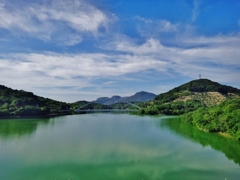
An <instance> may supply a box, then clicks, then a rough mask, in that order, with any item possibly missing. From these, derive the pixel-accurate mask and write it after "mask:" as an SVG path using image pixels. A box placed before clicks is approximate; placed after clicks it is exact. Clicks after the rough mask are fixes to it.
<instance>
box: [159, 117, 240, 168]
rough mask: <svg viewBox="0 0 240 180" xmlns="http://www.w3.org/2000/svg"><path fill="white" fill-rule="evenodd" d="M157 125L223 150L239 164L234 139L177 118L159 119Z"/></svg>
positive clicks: (239, 153) (238, 148)
mask: <svg viewBox="0 0 240 180" xmlns="http://www.w3.org/2000/svg"><path fill="white" fill-rule="evenodd" d="M159 125H160V126H161V127H166V128H168V129H169V130H171V131H173V132H174V133H176V134H178V135H181V136H184V137H185V138H187V139H189V140H191V141H193V142H197V143H200V144H201V145H202V146H203V147H206V146H211V147H212V148H213V149H215V150H218V151H221V152H223V153H224V154H225V156H226V157H227V158H228V159H231V160H233V161H234V162H235V163H237V164H238V165H240V142H238V141H236V140H234V139H231V138H226V137H222V136H220V135H218V134H213V133H206V132H203V131H200V130H199V129H197V128H195V127H193V126H191V125H190V124H188V123H186V122H182V121H181V120H180V119H179V118H168V119H165V120H163V121H159Z"/></svg>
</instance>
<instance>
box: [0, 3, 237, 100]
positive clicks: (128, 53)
mask: <svg viewBox="0 0 240 180" xmlns="http://www.w3.org/2000/svg"><path fill="white" fill-rule="evenodd" d="M0 20H1V21H0V72H1V77H0V84H2V85H5V86H8V87H11V88H13V89H23V90H26V91H31V92H33V93H34V94H37V95H40V96H44V97H48V98H52V99H55V100H60V101H65V102H75V101H78V100H94V99H96V98H97V97H102V96H108V97H111V96H113V95H120V96H129V95H132V94H134V93H136V92H138V91H148V92H153V93H156V94H160V93H163V92H166V91H168V90H170V89H172V88H174V87H176V86H179V85H181V84H183V83H186V82H188V81H190V80H193V79H197V78H198V77H199V74H201V76H202V78H208V79H211V80H213V81H217V82H219V83H222V84H226V85H231V86H234V87H237V88H240V80H239V77H240V1H239V0H214V1H209V0H171V1H165V0H138V1H136V0H36V1H31V0H0Z"/></svg>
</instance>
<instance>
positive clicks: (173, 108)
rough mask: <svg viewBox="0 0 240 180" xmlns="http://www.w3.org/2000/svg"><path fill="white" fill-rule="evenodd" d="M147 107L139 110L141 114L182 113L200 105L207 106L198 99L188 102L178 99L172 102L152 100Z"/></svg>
mask: <svg viewBox="0 0 240 180" xmlns="http://www.w3.org/2000/svg"><path fill="white" fill-rule="evenodd" d="M146 104H147V103H145V106H147V107H145V108H143V109H141V110H140V111H139V114H149V115H156V114H165V115H181V114H184V113H188V112H191V111H194V110H196V109H198V108H200V107H205V104H204V103H202V102H201V101H198V100H187V101H186V102H183V101H178V102H171V103H161V102H156V101H155V102H152V104H151V102H150V103H148V104H150V105H146Z"/></svg>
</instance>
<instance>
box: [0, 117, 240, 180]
mask: <svg viewBox="0 0 240 180" xmlns="http://www.w3.org/2000/svg"><path fill="white" fill-rule="evenodd" d="M0 179H1V180H15V179H16V180H38V179H39V180H45V179H46V180H70V179H71V180H78V179H81V180H93V179H94V180H115V179H122V180H128V179H129V180H155V179H156V180H157V179H162V180H164V179H214V180H215V179H217V180H219V179H220V180H221V179H222V180H225V179H226V180H231V179H233V180H235V179H236V180H238V179H240V143H239V142H236V141H234V140H231V139H227V138H223V137H221V136H218V135H214V134H208V133H204V132H200V131H199V130H197V129H195V128H193V127H191V126H189V125H188V124H184V123H182V122H180V121H178V120H177V119H174V118H169V117H161V116H155V117H150V116H143V117H142V116H135V115H128V114H85V115H72V116H62V117H56V118H50V119H32V120H31V119H29V120H3V121H0Z"/></svg>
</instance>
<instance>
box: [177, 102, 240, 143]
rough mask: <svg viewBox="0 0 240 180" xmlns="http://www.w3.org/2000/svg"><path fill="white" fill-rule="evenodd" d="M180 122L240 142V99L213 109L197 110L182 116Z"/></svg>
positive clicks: (223, 103)
mask: <svg viewBox="0 0 240 180" xmlns="http://www.w3.org/2000/svg"><path fill="white" fill-rule="evenodd" d="M182 120H183V121H186V122H189V123H191V124H193V125H195V126H197V127H198V128H200V129H203V130H206V131H209V132H222V133H227V134H229V135H231V136H232V137H234V138H236V139H238V140H240V98H238V99H234V100H227V101H224V102H222V103H221V104H219V105H218V106H215V107H209V108H199V109H197V110H196V111H194V112H190V113H187V114H184V115H183V116H182Z"/></svg>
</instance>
